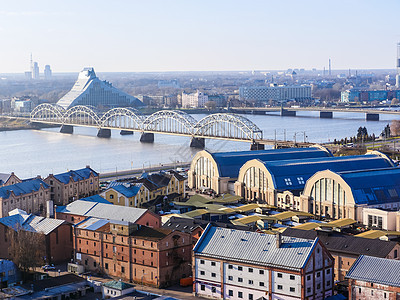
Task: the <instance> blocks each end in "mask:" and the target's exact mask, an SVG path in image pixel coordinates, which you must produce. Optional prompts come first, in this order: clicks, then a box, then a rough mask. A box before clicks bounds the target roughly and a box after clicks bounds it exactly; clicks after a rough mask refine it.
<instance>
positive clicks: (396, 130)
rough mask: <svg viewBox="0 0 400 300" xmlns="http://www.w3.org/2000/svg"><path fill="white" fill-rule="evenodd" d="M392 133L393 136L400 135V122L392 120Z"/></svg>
mask: <svg viewBox="0 0 400 300" xmlns="http://www.w3.org/2000/svg"><path fill="white" fill-rule="evenodd" d="M390 133H391V135H393V136H399V135H400V120H392V122H391V123H390Z"/></svg>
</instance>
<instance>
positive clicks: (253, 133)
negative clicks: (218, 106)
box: [193, 113, 262, 140]
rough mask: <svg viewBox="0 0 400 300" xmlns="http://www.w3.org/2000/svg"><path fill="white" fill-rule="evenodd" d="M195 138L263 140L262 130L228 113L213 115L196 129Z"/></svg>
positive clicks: (202, 120) (206, 118) (246, 120)
mask: <svg viewBox="0 0 400 300" xmlns="http://www.w3.org/2000/svg"><path fill="white" fill-rule="evenodd" d="M193 133H194V135H195V136H204V137H207V136H209V137H220V138H232V139H238V140H256V139H262V130H261V129H260V128H258V126H257V125H256V124H254V123H253V122H251V121H250V120H249V119H247V118H245V117H243V116H240V115H237V114H227V113H216V114H211V115H208V116H206V117H204V118H203V119H201V120H200V121H199V122H197V124H196V125H195V127H194V131H193Z"/></svg>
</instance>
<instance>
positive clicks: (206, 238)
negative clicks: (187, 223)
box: [193, 225, 318, 270]
mask: <svg viewBox="0 0 400 300" xmlns="http://www.w3.org/2000/svg"><path fill="white" fill-rule="evenodd" d="M275 239H276V236H274V235H270V234H262V233H255V232H250V231H242V230H235V229H226V228H220V227H213V226H211V225H208V226H207V228H206V230H205V231H204V232H203V234H202V236H201V238H200V239H199V241H198V242H197V244H196V246H195V248H194V249H193V251H194V253H195V254H197V255H202V256H208V257H215V258H220V259H226V260H231V261H239V262H245V263H251V264H258V265H264V266H275V267H283V268H286V269H294V270H299V269H302V268H304V267H305V265H306V263H307V261H308V260H309V258H310V254H311V253H312V251H313V249H314V247H315V245H316V243H317V242H318V239H315V240H309V239H302V238H294V237H286V236H283V237H282V244H281V246H280V247H279V248H278V247H276V241H275Z"/></svg>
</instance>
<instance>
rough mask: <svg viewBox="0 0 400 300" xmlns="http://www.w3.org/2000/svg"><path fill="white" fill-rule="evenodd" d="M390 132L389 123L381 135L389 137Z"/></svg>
mask: <svg viewBox="0 0 400 300" xmlns="http://www.w3.org/2000/svg"><path fill="white" fill-rule="evenodd" d="M390 134H391V133H390V126H389V124H387V125H386V127H385V128H383V131H382V133H381V136H383V137H384V138H388V137H390Z"/></svg>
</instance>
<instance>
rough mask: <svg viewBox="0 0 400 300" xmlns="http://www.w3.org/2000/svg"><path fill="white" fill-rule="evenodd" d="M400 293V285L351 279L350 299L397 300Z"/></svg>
mask: <svg viewBox="0 0 400 300" xmlns="http://www.w3.org/2000/svg"><path fill="white" fill-rule="evenodd" d="M399 276H400V275H399ZM399 295H400V287H395V286H389V285H383V284H378V283H373V282H367V281H361V280H354V279H349V300H369V299H388V300H397V299H400V297H399Z"/></svg>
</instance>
